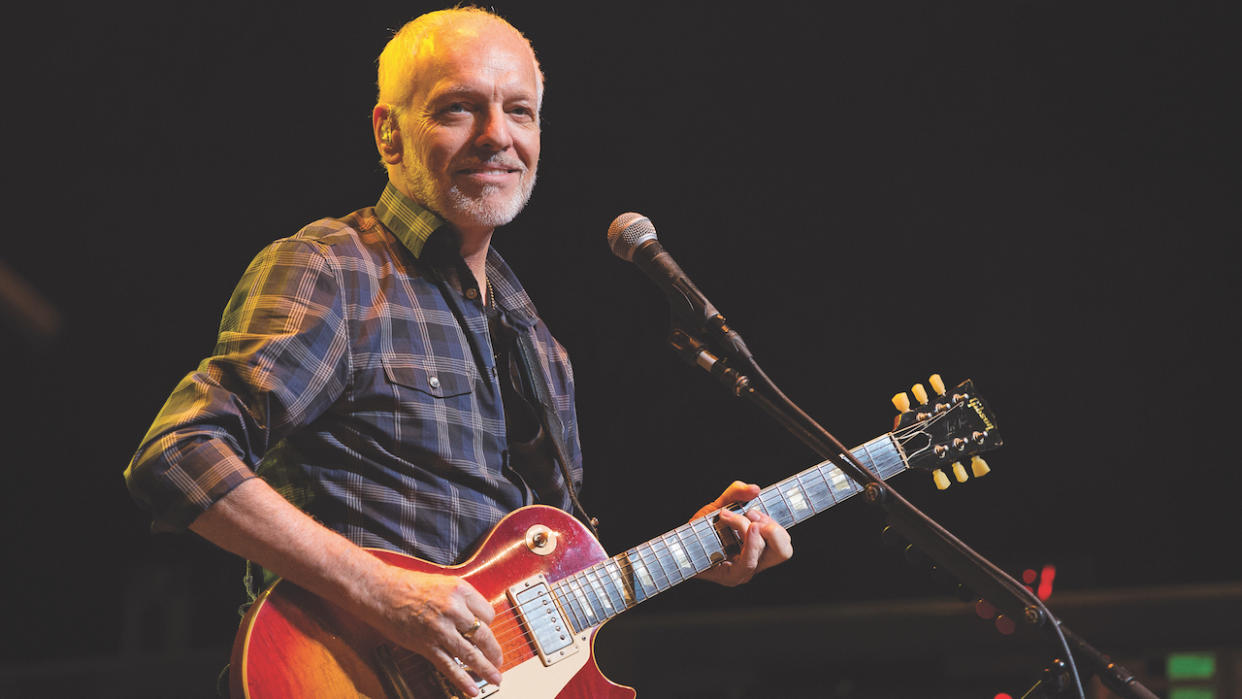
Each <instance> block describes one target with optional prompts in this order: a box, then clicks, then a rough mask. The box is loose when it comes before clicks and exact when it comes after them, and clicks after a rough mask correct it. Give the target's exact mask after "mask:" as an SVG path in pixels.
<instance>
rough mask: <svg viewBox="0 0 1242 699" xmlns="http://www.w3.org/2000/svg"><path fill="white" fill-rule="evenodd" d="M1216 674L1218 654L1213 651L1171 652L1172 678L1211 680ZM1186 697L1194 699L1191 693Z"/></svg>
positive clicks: (1170, 667)
mask: <svg viewBox="0 0 1242 699" xmlns="http://www.w3.org/2000/svg"><path fill="white" fill-rule="evenodd" d="M1215 674H1216V655H1215V654H1213V653H1170V654H1169V669H1168V676H1169V679H1170V680H1175V681H1176V680H1209V679H1212V676H1213V675H1215ZM1184 699H1193V698H1192V697H1190V696H1189V695H1187V696H1186V697H1184Z"/></svg>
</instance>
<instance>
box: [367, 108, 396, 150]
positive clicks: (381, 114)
mask: <svg viewBox="0 0 1242 699" xmlns="http://www.w3.org/2000/svg"><path fill="white" fill-rule="evenodd" d="M371 131H372V132H373V133H374V134H375V149H376V150H378V151H379V154H380V159H381V160H383V161H384V162H385V163H387V164H388V165H396V164H397V163H399V162H401V152H402V149H401V129H400V128H398V126H397V115H396V113H395V112H394V111H393V109H392V107H390V106H389V105H386V104H377V105H375V109H372V110H371Z"/></svg>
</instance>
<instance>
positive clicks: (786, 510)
mask: <svg viewBox="0 0 1242 699" xmlns="http://www.w3.org/2000/svg"><path fill="white" fill-rule="evenodd" d="M852 453H853V454H854V456H855V457H857V459H858V460H859V461H861V462H862V463H863V464H864V465H866V466H867V467H868V468H870V469H871V471H872V472H873V473H875V474H876V475H878V476H879V477H880V478H882V479H884V480H887V479H889V478H891V477H892V476H895V475H897V474H898V473H901V472H902V471H904V470H906V468H907V466H906V463H905V461H904V460H903V459H902V456H901V452H900V450H899V449H898V448H897V445H896V443H895V442H894V441H893V438H892V436H891V435H887V434H886V435H883V436H881V437H877V438H875V439H873V440H871V441H870V442H867V443H866V444H864V445H862V446H860V447H857V448H855V449H854V450H853V451H852ZM860 490H861V487H860V486H859V485H858V484H857V483H855V482H854V481H853V479H851V478H850V477H849V476H847V475H845V474H844V473H842V472H841V470H840V469H838V468H837V467H836V466H834V465H832V462H830V461H824V462H822V463H819V464H816V465H814V466H812V467H810V468H808V469H807V470H805V471H803V472H801V473H799V474H796V475H794V476H790V477H789V478H786V479H785V480H783V481H781V482H780V483H777V484H775V485H772V486H769V487H767V488H764V489H763V490H761V491H760V492H759V496H758V497H756V498H755V499H754V500H751V501H750V502H748V503H745V504H744V505H743V506H742V507H741V508H740V509H741V511H743V512H745V511H749V510H751V509H755V508H758V509H759V510H761V511H763V512H765V513H767V514H768V516H770V517H771V518H772V519H774V520H775V521H776V522H778V523H779V524H780V525H781V526H783V527H785V528H786V529H788V528H789V527H792V526H793V525H795V524H797V523H799V522H801V521H803V520H806V519H809V518H811V517H813V516H815V515H817V514H819V513H820V512H823V511H824V510H827V509H828V508H830V507H832V506H833V505H836V504H837V503H839V502H842V501H843V500H846V499H848V498H850V497H852V496H853V495H855V494H856V493H858V492H859V491H860ZM715 521H716V517H715V515H714V514H713V515H708V516H706V517H700V518H698V519H696V520H694V521H692V522H690V523H688V524H683V525H682V526H680V527H678V528H676V529H674V530H672V531H670V532H668V533H666V534H664V535H663V536H659V537H656V538H655V539H652V540H651V541H648V542H646V543H644V544H640V545H638V546H635V547H634V548H632V549H630V550H628V551H626V552H625V553H622V554H619V555H616V556H613V557H612V558H610V559H608V560H606V561H603V562H601V563H597V564H595V565H593V566H591V567H589V568H586V569H583V570H581V571H579V572H577V573H574V574H573V575H570V576H567V577H564V578H561V579H560V580H558V581H556V582H555V583H553V584H552V594H553V595H554V596H556V597H557V599H559V600H560V603H561V607H562V608H563V609H564V610H565V613H566V615H567V616H568V619H569V623H570V624H572V625H573V626H574V629H575V632H580V631H583V630H585V629H588V628H590V627H592V626H596V625H598V624H601V623H603V622H604V621H607V620H608V619H611V618H612V617H614V616H616V615H618V614H620V613H621V612H623V611H625V610H627V609H629V608H631V607H633V606H635V605H638V604H640V603H642V602H643V601H644V600H647V599H650V598H652V597H654V596H656V595H658V594H659V593H661V592H663V591H665V590H667V589H669V588H671V587H673V586H674V585H677V584H679V583H681V582H684V581H686V580H688V579H690V578H692V577H694V576H696V575H698V574H699V573H702V572H703V571H705V570H707V569H708V568H711V567H712V566H713V565H715V564H716V563H717V562H719V561H721V560H724V558H725V557H726V551H727V549H728V544H727V543H726V542H725V541H723V540H722V539H721V536H720V535H719V534H718V533H717V531H716V527H715V525H714V522H715Z"/></svg>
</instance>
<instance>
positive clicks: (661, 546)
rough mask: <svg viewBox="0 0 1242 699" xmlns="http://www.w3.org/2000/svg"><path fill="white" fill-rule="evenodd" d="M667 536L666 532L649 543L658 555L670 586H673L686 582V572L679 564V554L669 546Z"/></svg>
mask: <svg viewBox="0 0 1242 699" xmlns="http://www.w3.org/2000/svg"><path fill="white" fill-rule="evenodd" d="M667 536H668V535H667V534H665V535H664V536H661V537H660V538H658V539H653V540H652V541H651V542H649V543H650V544H651V551H652V552H653V553H654V554H655V556H656V562H657V563H659V564H660V570H663V571H664V577H665V578H666V579H668V585H669V587H672V586H673V585H676V584H678V583H680V582H684V581H685V579H686V574H685V572H684V571H682V569H681V566H680V565H677V556H676V554H675V553H673V551H672V549H670V548H669V545H668V541H667V540H666V537H667Z"/></svg>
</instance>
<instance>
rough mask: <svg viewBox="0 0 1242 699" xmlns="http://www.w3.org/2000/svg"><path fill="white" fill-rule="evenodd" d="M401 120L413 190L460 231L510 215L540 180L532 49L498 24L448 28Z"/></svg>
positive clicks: (424, 58)
mask: <svg viewBox="0 0 1242 699" xmlns="http://www.w3.org/2000/svg"><path fill="white" fill-rule="evenodd" d="M416 80H417V81H418V86H417V87H416V88H415V91H414V94H413V96H412V98H411V100H410V104H409V105H408V112H407V114H406V115H405V117H404V118H403V119H402V123H401V124H400V128H401V130H402V132H403V134H404V138H403V154H402V159H401V163H400V166H399V167H400V168H401V172H402V174H403V176H404V179H405V182H406V185H407V187H408V188H409V193H410V194H411V195H412V196H413V197H414V198H415V199H417V200H418V201H420V202H422V203H423V204H425V205H427V206H428V207H430V208H431V209H432V210H434V211H435V212H436V213H438V214H440V215H441V216H443V217H444V218H445V219H447V220H448V221H449V222H451V223H453V224H454V225H456V226H457V227H458V228H459V229H460V230H462V232H471V231H476V230H486V229H492V228H495V227H496V226H501V225H504V224H506V223H508V222H509V221H511V220H513V218H514V217H515V216H517V214H518V212H519V211H521V210H522V207H523V206H525V205H526V201H527V200H528V199H530V194H531V191H532V190H533V189H534V186H535V171H536V169H537V167H538V164H539V103H538V100H539V95H538V82H537V77H536V68H535V61H534V54H533V53H532V52H531V50H530V47H529V46H528V45H527V43H526V41H525V40H524V39H522V37H520V36H519V35H517V34H516V33H515V32H513V30H512V29H509V28H508V27H504V26H498V25H492V24H487V25H482V26H471V27H468V28H467V30H466V31H451V30H450V31H445V32H443V33H441V34H440V35H439V36H437V37H435V39H434V40H433V41H429V42H428V43H427V44H426V45H425V47H424V50H423V52H422V53H420V55H419V58H418V76H417V77H416Z"/></svg>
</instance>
